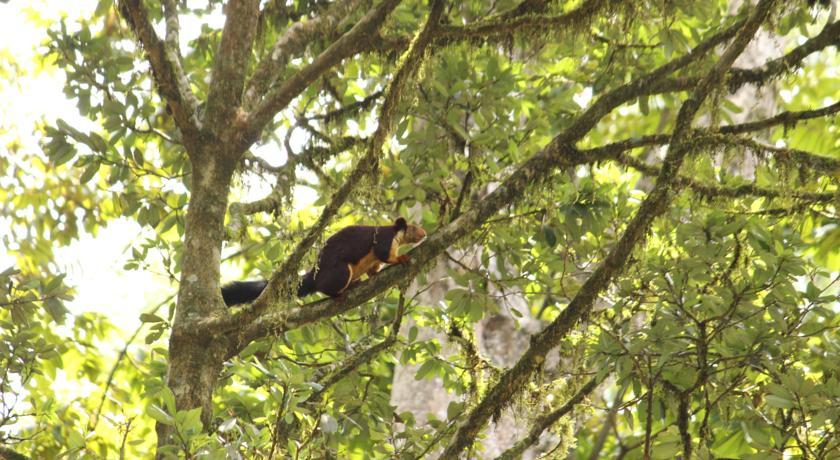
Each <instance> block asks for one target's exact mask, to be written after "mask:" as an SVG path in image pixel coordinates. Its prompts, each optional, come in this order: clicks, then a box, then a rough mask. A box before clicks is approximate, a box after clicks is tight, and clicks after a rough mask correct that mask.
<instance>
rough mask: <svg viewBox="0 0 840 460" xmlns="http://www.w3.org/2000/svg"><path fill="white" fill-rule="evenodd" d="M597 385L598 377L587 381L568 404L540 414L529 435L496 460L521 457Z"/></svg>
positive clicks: (512, 459) (511, 459)
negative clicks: (544, 432)
mask: <svg viewBox="0 0 840 460" xmlns="http://www.w3.org/2000/svg"><path fill="white" fill-rule="evenodd" d="M597 386H598V379H596V378H592V379H591V380H589V381H588V382H586V384H584V385H583V386H582V387H581V388H580V390H578V392H577V393H575V394H574V396H572V397H571V398H569V400H568V401H566V404H563V405H562V406H560V407H559V408H557V409H555V410H553V411H551V412H549V413H547V414H542V415H540V416H539V417H538V418H537V419H536V420H534V424H533V425H531V429H530V430H529V431H528V435H527V436H525V437H524V438H522V439H521V440H519V441H517V442H516V444H514V445H513V446H511V447H510V448H509V449H508V450H506V451H504V452H502V454H501V455H499V456H498V457H496V460H515V459H517V458H521V456H522V453H523V452H525V449H527V448H529V447H531V446H532V445H533V444H534V443H536V442H537V441H538V440H539V439H540V435H541V434H542V433H543V431H545V430H547V429H549V428H551V426H552V425H554V424H555V423H557V421H558V420H560V418H561V417H563V416H564V415H566V414H568V413H569V412H571V411H572V409H574V407H575V406H577V405H578V404H580V402H581V401H583V398H585V397H587V396H588V395H589V393H592V390H594V389H595V387H597Z"/></svg>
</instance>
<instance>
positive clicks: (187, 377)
mask: <svg viewBox="0 0 840 460" xmlns="http://www.w3.org/2000/svg"><path fill="white" fill-rule="evenodd" d="M193 153H194V154H193V155H191V159H192V165H193V171H192V175H191V185H190V191H191V194H190V204H189V209H188V210H187V220H186V228H185V232H184V245H185V247H184V255H183V259H182V261H181V281H180V286H179V290H178V302H177V306H176V311H175V320H174V322H173V324H172V335H171V337H170V339H169V369H168V371H167V385H168V386H169V388H170V389H171V390H172V392H173V394H174V395H175V406H176V407H177V408H178V409H179V410H184V409H191V408H195V407H200V408H201V421H202V423H203V425H204V427H205V429H206V428H208V427H209V426H210V421H211V420H212V415H213V410H212V400H213V389H214V388H215V384H216V380H217V378H218V375H219V372H220V371H221V369H222V364H223V363H224V360H225V356H226V353H227V349H228V343H227V340H225V339H224V338H221V337H214V336H213V335H211V334H204V333H202V330H201V329H199V328H197V327H196V323H197V322H198V321H199V320H200V319H202V318H206V317H210V316H222V315H224V314H226V310H225V306H224V302H223V301H222V298H221V294H220V292H221V291H220V288H219V266H220V264H221V249H222V243H223V241H224V234H225V233H224V226H223V225H224V217H225V210H226V209H227V195H228V190H229V187H230V182H231V177H232V175H233V171H234V166H235V163H234V162H233V161H231V160H230V158H232V157H233V155H227V154H226V152H224V151H221V149H219V148H218V147H213V146H210V144H205V145H204V146H203V147H202V148H201V150H200V151H199V152H197V154H195V153H196V152H193ZM156 431H157V434H158V456H159V457H160V455H161V448H162V447H163V446H165V445H171V444H174V443H176V442H177V438H176V437H175V436H174V435H176V433H175V432H174V430H173V427H171V426H169V425H165V424H163V423H160V422H158V423H157V426H156Z"/></svg>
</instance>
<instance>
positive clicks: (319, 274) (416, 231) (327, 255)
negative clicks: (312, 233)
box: [298, 217, 426, 297]
mask: <svg viewBox="0 0 840 460" xmlns="http://www.w3.org/2000/svg"><path fill="white" fill-rule="evenodd" d="M425 237H426V231H425V230H423V229H422V228H421V227H419V226H417V225H410V224H408V223H407V222H406V220H405V219H403V218H402V217H400V218H399V219H397V220H396V221H395V222H394V224H393V225H387V226H382V227H373V226H367V225H353V226H350V227H345V228H343V229H341V230H340V231H339V232H338V233H336V234H335V235H333V236H331V237H330V238H329V239H327V242H326V243H325V244H324V247H323V249H321V252H320V253H319V254H318V262H317V264H316V266H315V268H313V269H312V270H310V271H309V272H307V273H306V275H304V277H303V280H302V282H301V285H300V288H299V289H298V296H300V297H303V296H306V295H309V294H311V293H313V292H315V291H319V292H322V293H324V294H326V295H328V296H331V297H337V296H339V295H341V294H342V293H343V292H344V291H345V290H346V289H347V287H348V286H350V285H351V284H352V283H353V282H354V281H357V280H358V279H359V278H361V276H362V275H364V274H367V275H368V276H371V275H373V274H375V273H376V272H378V271H379V268H380V267H381V266H382V264H383V263H388V264H401V263H407V262H408V261H409V257H408V255H401V256H400V255H397V253H398V250H399V247H400V246H401V245H404V244H414V243H417V242H419V241H420V240H422V239H423V238H425Z"/></svg>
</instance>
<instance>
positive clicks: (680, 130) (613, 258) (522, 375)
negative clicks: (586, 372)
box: [440, 0, 774, 459]
mask: <svg viewBox="0 0 840 460" xmlns="http://www.w3.org/2000/svg"><path fill="white" fill-rule="evenodd" d="M773 3H774V0H762V1H761V2H760V3H759V4H758V6H757V7H756V8H755V11H754V12H753V14H752V15H751V16H750V17H749V19H748V20H747V21H746V22H745V23H744V26H743V27H742V28H741V29H740V30H738V31H737V35H736V36H735V38H734V40H733V42H732V44H730V45H729V47H727V49H726V51H724V53H723V55H722V56H721V58H720V59H719V60H718V62H717V63H716V64H715V66H714V67H713V68H712V70H711V71H710V72H709V73H708V74H707V75H706V76H705V77H704V78H703V80H701V82H700V83H699V84H698V86H697V90H696V91H695V92H694V94H692V95H691V97H689V98H688V99H687V100H686V101H685V103H683V105H682V107H681V108H680V112H679V114H678V115H677V123H676V127H675V129H674V134H673V136H672V139H671V148H670V149H669V151H668V155H667V156H666V157H665V160H664V163H663V165H662V169H661V171H660V174H659V177H658V178H657V180H656V185H655V186H654V187H653V190H651V192H650V193H649V194H648V196H647V198H645V200H644V201H643V202H642V204H641V206H640V207H639V210H638V211H637V212H636V215H635V216H634V217H633V219H632V220H631V221H630V222H629V223H628V224H627V228H626V229H625V232H624V234H623V235H622V236H621V239H620V240H619V241H618V242H617V243H616V245H615V247H614V248H613V250H612V251H611V252H610V253H609V255H607V257H606V258H605V259H604V261H603V262H602V263H601V264H600V265H599V266H598V268H597V269H596V270H595V271H594V272H593V273H592V275H591V276H590V277H589V279H587V280H586V282H585V283H584V284H583V286H581V288H580V290H579V291H578V293H577V295H575V297H574V299H572V301H571V302H570V303H569V305H568V306H567V307H566V309H565V310H563V311H562V312H561V313H560V315H559V316H558V317H557V319H555V320H554V321H553V322H552V323H551V324H550V325H549V326H548V327H546V328H545V329H543V331H542V332H540V333H539V334H537V335H535V336H533V337H532V338H531V345H530V347H528V350H526V351H525V354H523V355H522V358H520V360H519V361H518V362H517V363H516V365H515V366H514V367H513V368H511V369H510V370H508V371H507V372H505V373H504V374H503V375H502V376H501V378H500V379H499V381H498V383H497V384H496V385H495V386H493V388H492V389H490V391H488V392H487V394H486V395H485V396H484V398H483V399H482V400H481V401H480V402H479V403H478V405H477V406H476V407H475V408H474V409H473V410H472V411H471V412H470V414H469V416H468V418H467V420H466V421H465V422H464V423H462V424H461V425H460V427H459V428H458V431H457V433H456V434H455V437H454V439H453V440H452V442H451V443H450V444H449V445H448V446H447V447H446V449H445V450H444V452H443V454H442V455H441V457H440V458H442V459H457V458H458V456H459V455H460V453H461V452H462V451H463V450H464V449H466V448H467V447H468V446H469V445H471V444H472V443H473V441H474V440H475V439H476V436H477V435H478V432H479V431H480V430H481V429H482V428H483V426H484V424H485V423H486V422H487V420H488V419H489V418H490V417H491V416H492V415H493V414H497V413H499V411H501V409H502V407H504V406H505V405H507V404H509V403H510V401H511V398H513V396H514V395H515V394H516V393H518V392H519V391H520V390H521V389H522V387H523V386H524V385H525V383H527V381H528V379H529V378H530V376H531V375H532V374H533V373H534V372H536V371H537V369H539V368H540V367H541V366H542V364H543V363H544V362H545V356H546V354H547V353H548V352H549V351H550V350H551V349H552V348H554V347H555V346H557V344H558V343H559V342H560V340H561V339H562V338H563V337H565V336H566V334H567V333H568V332H569V331H570V330H571V328H572V327H574V325H575V324H577V323H578V321H580V320H581V319H582V318H583V317H584V316H585V315H586V314H587V313H588V312H589V311H590V310H591V308H592V305H593V303H594V301H595V299H596V298H597V296H598V294H599V293H600V292H601V291H602V290H604V289H605V288H606V287H607V286H608V285H609V284H610V283H611V281H612V279H613V278H614V277H615V276H616V275H617V274H618V273H619V271H621V270H622V269H623V267H624V265H625V264H626V262H627V259H628V257H629V256H630V253H631V252H632V251H633V249H634V248H635V247H636V245H637V244H638V243H639V241H641V239H642V237H643V236H644V234H645V233H646V232H647V231H648V229H649V228H650V225H651V223H652V222H653V220H654V219H655V218H656V217H657V216H659V215H661V214H662V213H663V212H664V211H665V209H666V205H667V203H668V202H669V200H670V196H671V195H672V194H673V191H674V189H675V188H676V185H675V184H674V180H675V178H676V176H677V172H678V171H679V168H680V166H681V165H682V163H683V160H684V159H685V156H686V154H688V152H689V150H690V144H689V143H688V142H687V139H686V137H687V135H688V134H689V133H690V130H691V121H692V120H693V118H694V116H695V115H696V113H697V111H698V110H699V109H700V105H701V104H702V102H703V100H704V99H705V98H706V97H707V96H708V94H709V92H710V91H711V90H712V88H713V87H714V86H715V85H716V84H718V83H719V82H720V81H721V80H722V79H723V76H724V75H725V73H726V71H727V70H728V69H729V68H730V67H731V65H732V63H733V62H734V61H735V58H736V57H737V56H738V55H739V54H740V53H741V52H742V51H743V49H744V48H745V47H746V45H747V43H748V42H749V41H750V39H751V38H752V37H753V35H755V32H756V31H757V30H758V27H759V25H760V24H761V23H762V22H763V21H764V20H765V19H766V18H767V16H768V15H769V12H770V9H771V6H773ZM608 97H609V95H607V96H605V97H604V98H602V100H603V99H606V98H608ZM597 104H598V102H596V103H595V104H594V105H597ZM578 121H579V123H573V125H572V126H573V127H574V126H575V125H576V124H584V126H585V122H581V121H580V119H579V120H578ZM570 129H572V128H570Z"/></svg>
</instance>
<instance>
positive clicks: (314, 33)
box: [243, 0, 362, 110]
mask: <svg viewBox="0 0 840 460" xmlns="http://www.w3.org/2000/svg"><path fill="white" fill-rule="evenodd" d="M361 3H362V1H361V0H340V1H337V2H335V3H333V4H332V5H331V6H330V7H329V9H328V10H327V11H324V12H323V13H322V14H320V15H318V16H316V17H314V18H312V19H310V20H308V21H298V22H295V23H294V24H292V25H291V26H289V28H288V29H286V32H285V33H284V34H283V35H281V36H280V37H279V38H278V39H277V41H276V42H275V43H274V47H273V48H272V50H271V53H270V54H269V55H268V56H266V57H265V58H264V59H263V60H262V61H261V62H260V64H259V66H258V67H257V70H256V71H255V72H254V75H253V76H252V77H251V80H250V81H249V82H248V89H246V90H245V100H244V102H243V106H244V107H245V109H246V110H247V109H248V108H250V107H253V105H254V104H256V102H257V101H259V99H260V97H261V96H262V95H263V94H264V93H265V91H266V89H267V88H268V87H269V84H270V83H271V81H272V80H274V79H277V78H278V77H280V76H282V75H283V72H284V70H285V67H286V64H287V63H288V62H289V59H291V57H292V56H294V55H295V54H297V53H300V52H302V51H303V50H305V49H306V47H307V46H308V45H309V44H310V43H312V42H314V41H315V40H317V39H319V38H322V37H325V36H329V35H330V34H331V33H332V32H333V30H334V29H335V27H336V26H337V25H338V24H339V22H341V21H342V20H344V19H345V18H346V17H347V16H348V15H349V14H351V13H352V12H353V11H354V10H355V9H357V8H358V7H359V6H360V4H361Z"/></svg>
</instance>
